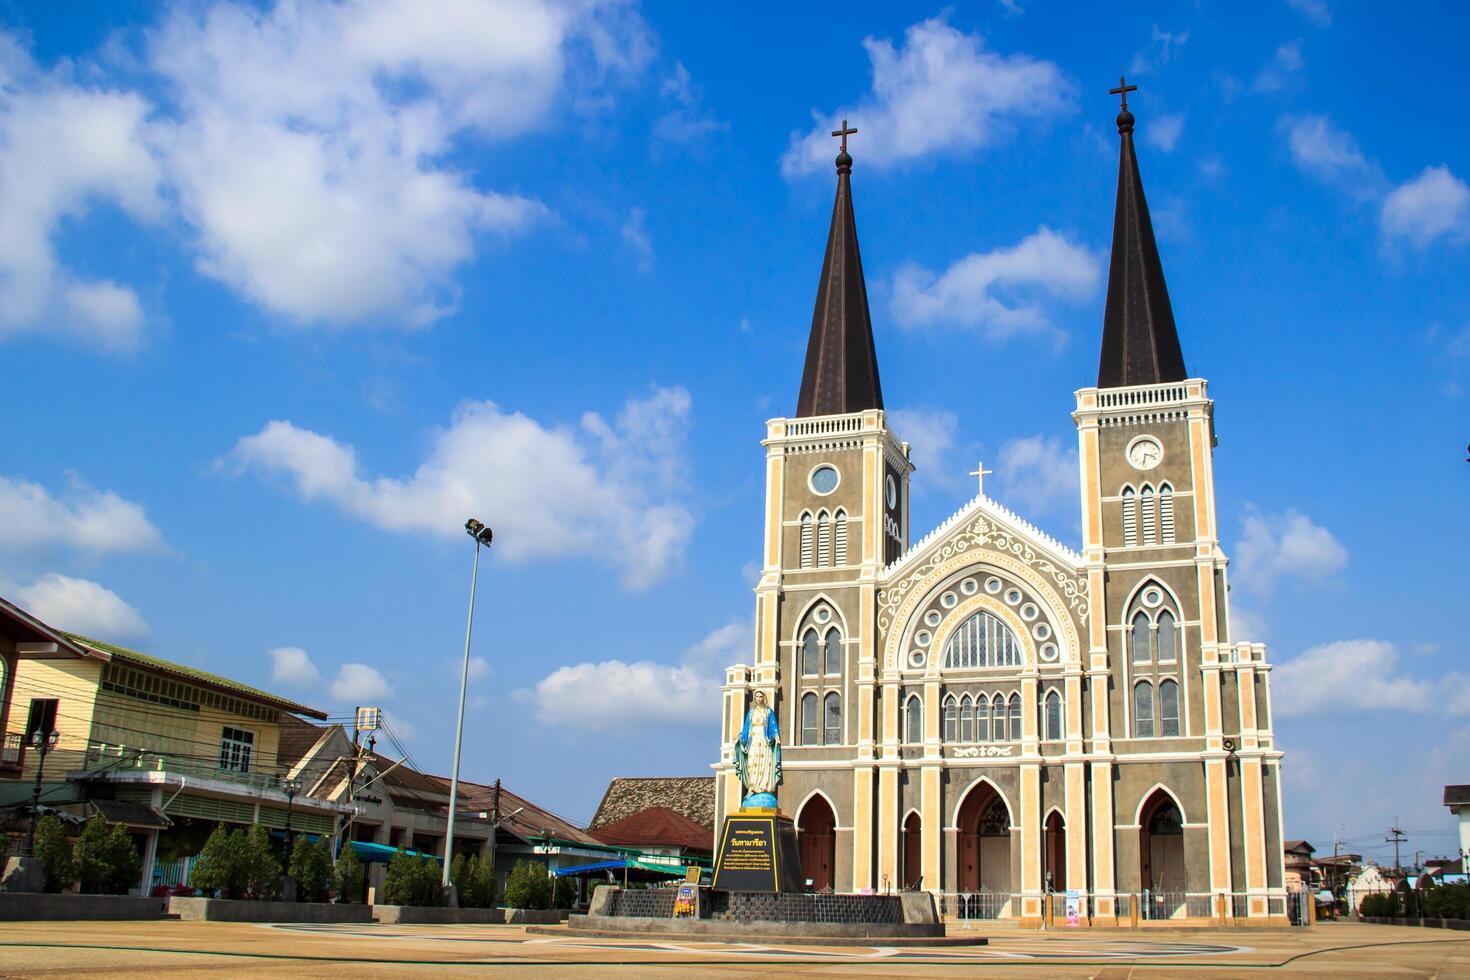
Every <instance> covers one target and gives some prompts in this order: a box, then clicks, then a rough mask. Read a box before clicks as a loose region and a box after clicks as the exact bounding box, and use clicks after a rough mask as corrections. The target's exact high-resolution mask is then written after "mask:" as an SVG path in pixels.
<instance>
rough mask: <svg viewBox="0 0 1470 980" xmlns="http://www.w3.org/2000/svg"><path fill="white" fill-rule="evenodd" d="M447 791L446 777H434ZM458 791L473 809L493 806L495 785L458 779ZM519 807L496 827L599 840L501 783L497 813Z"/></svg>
mask: <svg viewBox="0 0 1470 980" xmlns="http://www.w3.org/2000/svg"><path fill="white" fill-rule="evenodd" d="M431 778H433V779H437V780H439V781H440V782H441V783H442V784H443V787H444V790H443V791H444V792H448V789H449V785H448V784H449V780H448V779H447V778H446V777H444V776H434V777H431ZM459 789H460V793H461V794H463V796H464V797H465V798H466V799H467V801H468V806H469V807H470V808H471V809H473V810H476V811H480V810H484V811H487V812H488V811H491V810H493V809H494V806H495V787H494V786H486V785H484V784H482V783H472V782H467V781H466V780H463V779H461V780H460V781H459ZM517 809H520V811H521V812H520V813H517V814H516V815H515V816H513V817H511V816H507V817H506V818H505V819H504V820H503V822H502V823H501V825H500V827H501V829H502V830H505V831H506V832H508V833H512V834H515V835H516V836H517V837H519V838H521V839H522V840H529V839H530V838H532V837H556V838H559V839H561V840H566V841H571V842H573V843H577V844H590V845H593V846H596V845H599V844H601V843H602V842H601V841H599V840H598V839H597V838H596V837H593V836H592V835H590V834H588V833H587V831H585V830H583V829H582V828H581V827H578V826H577V825H576V824H574V823H572V822H571V821H570V820H567V819H566V818H564V817H559V816H557V815H556V814H555V813H552V812H551V811H550V810H547V809H545V808H543V807H540V806H537V805H536V804H535V803H532V802H531V801H530V800H528V799H526V798H525V797H524V796H520V795H518V794H516V793H513V792H511V791H510V790H508V789H506V788H505V787H504V786H501V787H500V812H501V813H502V814H510V813H514V812H515V811H516V810H517Z"/></svg>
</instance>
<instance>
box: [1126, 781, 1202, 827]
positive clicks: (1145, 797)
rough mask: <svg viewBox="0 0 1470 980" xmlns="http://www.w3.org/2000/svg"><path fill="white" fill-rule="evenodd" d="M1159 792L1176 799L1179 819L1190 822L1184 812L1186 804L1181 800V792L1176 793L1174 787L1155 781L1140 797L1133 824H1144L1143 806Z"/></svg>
mask: <svg viewBox="0 0 1470 980" xmlns="http://www.w3.org/2000/svg"><path fill="white" fill-rule="evenodd" d="M1158 793H1163V794H1164V795H1165V796H1167V797H1168V798H1169V799H1171V800H1173V801H1174V807H1175V809H1177V810H1178V811H1179V821H1180V822H1181V823H1184V824H1188V823H1189V816H1188V815H1187V814H1186V813H1185V812H1184V804H1183V803H1182V802H1181V801H1180V799H1179V794H1177V793H1175V792H1174V791H1173V790H1172V789H1170V788H1169V787H1167V786H1165V785H1164V784H1163V783H1154V784H1153V785H1152V786H1150V787H1149V788H1148V789H1146V790H1144V791H1143V794H1142V795H1141V796H1139V798H1138V806H1137V807H1135V808H1134V810H1133V826H1135V827H1141V826H1143V808H1144V807H1146V806H1148V804H1149V802H1150V801H1151V800H1152V799H1153V798H1154V796H1155V795H1156V794H1158Z"/></svg>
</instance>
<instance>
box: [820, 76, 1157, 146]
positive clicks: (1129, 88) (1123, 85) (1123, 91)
mask: <svg viewBox="0 0 1470 980" xmlns="http://www.w3.org/2000/svg"><path fill="white" fill-rule="evenodd" d="M1137 91H1138V86H1137V85H1129V84H1128V80H1127V79H1126V78H1124V77H1123V76H1122V75H1119V76H1118V87H1117V88H1110V89H1108V94H1109V95H1121V96H1122V97H1123V111H1124V112H1127V111H1128V93H1129V92H1137ZM843 125H844V126H845V125H847V123H846V121H845V120H844V121H843ZM832 135H833V136H836V135H837V134H836V133H833V134H832Z"/></svg>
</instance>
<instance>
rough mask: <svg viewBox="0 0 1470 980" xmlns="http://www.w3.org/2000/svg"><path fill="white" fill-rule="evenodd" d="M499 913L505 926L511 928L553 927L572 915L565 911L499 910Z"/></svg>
mask: <svg viewBox="0 0 1470 980" xmlns="http://www.w3.org/2000/svg"><path fill="white" fill-rule="evenodd" d="M500 912H501V913H502V914H503V915H504V916H505V919H504V920H503V921H504V922H505V924H506V925H511V926H553V925H556V924H557V923H558V922H565V921H567V916H569V915H571V914H572V913H571V912H569V911H567V910H566V909H501V910H500Z"/></svg>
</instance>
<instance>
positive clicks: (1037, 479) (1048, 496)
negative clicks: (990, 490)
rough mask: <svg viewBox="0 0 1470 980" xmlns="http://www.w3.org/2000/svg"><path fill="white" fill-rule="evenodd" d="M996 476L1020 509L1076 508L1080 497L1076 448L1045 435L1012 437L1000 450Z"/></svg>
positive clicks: (1006, 494)
mask: <svg viewBox="0 0 1470 980" xmlns="http://www.w3.org/2000/svg"><path fill="white" fill-rule="evenodd" d="M995 469H996V474H995V475H996V479H997V481H998V482H999V483H1000V485H1001V486H1002V487H1003V488H1004V492H1005V499H1006V501H1007V502H1008V503H1009V504H1010V505H1012V506H1014V507H1016V508H1017V509H1019V510H1023V511H1029V512H1043V511H1047V510H1052V509H1066V508H1069V507H1070V508H1075V507H1077V506H1078V501H1079V500H1080V499H1081V496H1080V491H1079V489H1078V480H1079V479H1080V476H1079V474H1080V472H1081V471H1080V469H1079V466H1078V462H1077V447H1076V446H1071V445H1063V444H1062V442H1061V440H1059V439H1056V438H1047V437H1045V436H1039V435H1038V436H1031V437H1029V438H1026V439H1012V440H1010V441H1009V442H1007V443H1006V444H1005V445H1004V446H1002V447H1001V449H1000V465H999V466H997V467H996V468H995Z"/></svg>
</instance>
